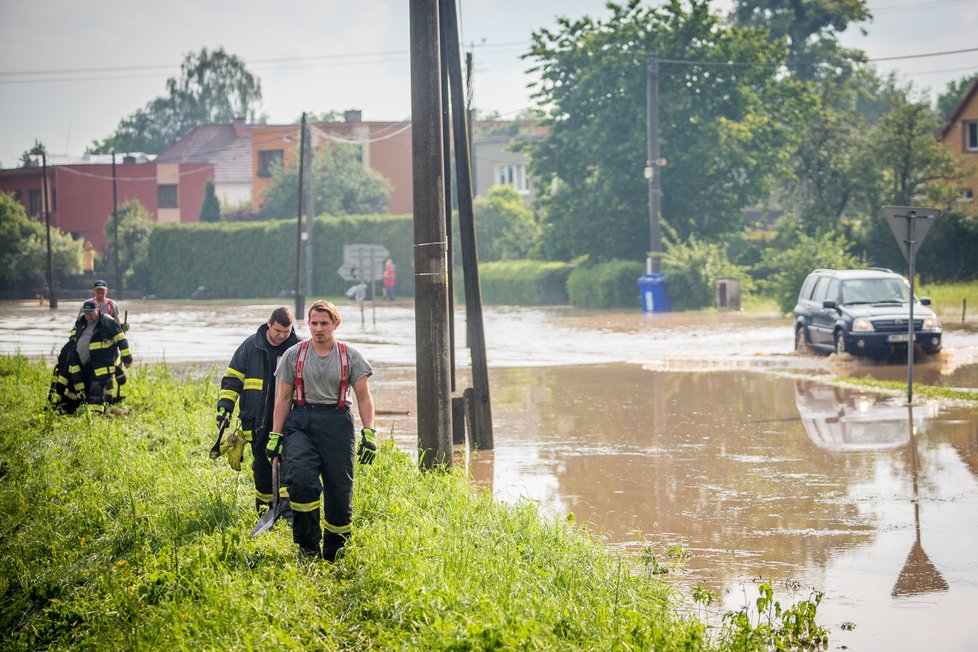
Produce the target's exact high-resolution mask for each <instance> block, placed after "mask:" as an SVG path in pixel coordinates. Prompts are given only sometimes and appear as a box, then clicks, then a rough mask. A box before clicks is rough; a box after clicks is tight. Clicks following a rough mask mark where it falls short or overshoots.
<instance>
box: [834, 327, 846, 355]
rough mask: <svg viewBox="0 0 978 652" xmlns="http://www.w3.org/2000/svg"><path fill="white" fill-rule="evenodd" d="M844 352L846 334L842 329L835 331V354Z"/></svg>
mask: <svg viewBox="0 0 978 652" xmlns="http://www.w3.org/2000/svg"><path fill="white" fill-rule="evenodd" d="M845 352H846V336H845V335H844V334H843V332H842V331H836V332H835V354H836V355H842V354H843V353H845Z"/></svg>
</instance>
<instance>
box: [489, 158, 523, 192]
mask: <svg viewBox="0 0 978 652" xmlns="http://www.w3.org/2000/svg"><path fill="white" fill-rule="evenodd" d="M495 178H496V182H495V185H497V186H510V187H511V188H513V189H514V190H515V191H516V192H518V193H520V194H523V195H525V194H527V193H529V192H530V186H529V185H528V184H527V182H526V164H525V163H510V164H508V165H497V166H496V173H495Z"/></svg>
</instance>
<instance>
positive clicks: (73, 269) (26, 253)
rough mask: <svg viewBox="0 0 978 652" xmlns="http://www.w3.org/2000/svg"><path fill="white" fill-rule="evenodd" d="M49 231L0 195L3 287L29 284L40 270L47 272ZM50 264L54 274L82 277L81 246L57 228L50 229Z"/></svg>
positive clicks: (0, 275)
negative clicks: (23, 283)
mask: <svg viewBox="0 0 978 652" xmlns="http://www.w3.org/2000/svg"><path fill="white" fill-rule="evenodd" d="M47 256H48V241H47V232H46V227H45V225H44V224H42V223H41V222H38V221H37V220H34V219H31V218H30V217H28V216H27V213H26V212H25V211H24V207H23V205H22V204H21V203H20V202H19V201H17V200H16V199H14V198H13V196H12V195H9V194H7V193H5V192H0V284H2V286H4V287H12V286H14V285H16V284H17V283H20V282H23V281H29V280H30V279H31V275H32V274H33V273H34V272H36V271H37V270H42V271H45V272H46V270H47V268H48V263H47ZM51 264H52V266H53V267H54V271H55V274H56V275H58V276H62V277H63V276H68V275H72V274H80V273H81V267H82V243H81V241H80V240H75V239H74V238H72V237H71V236H70V235H69V234H67V233H64V232H63V231H61V230H60V229H58V228H56V227H53V226H52V227H51Z"/></svg>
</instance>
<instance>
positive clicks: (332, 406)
mask: <svg viewBox="0 0 978 652" xmlns="http://www.w3.org/2000/svg"><path fill="white" fill-rule="evenodd" d="M292 409H293V410H301V409H306V410H339V409H340V408H339V407H337V405H336V403H306V404H305V405H293V406H292ZM342 409H346V407H345V406H344V407H343V408H342Z"/></svg>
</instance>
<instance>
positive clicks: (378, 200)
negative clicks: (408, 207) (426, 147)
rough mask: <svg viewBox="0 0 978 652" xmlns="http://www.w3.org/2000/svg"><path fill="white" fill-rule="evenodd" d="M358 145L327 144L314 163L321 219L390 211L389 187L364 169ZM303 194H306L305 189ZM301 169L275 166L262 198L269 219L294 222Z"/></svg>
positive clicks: (315, 195)
mask: <svg viewBox="0 0 978 652" xmlns="http://www.w3.org/2000/svg"><path fill="white" fill-rule="evenodd" d="M359 154H360V151H359V148H358V147H357V146H356V145H351V144H348V143H332V142H331V143H327V144H326V146H324V147H322V148H320V149H319V150H318V151H316V153H315V155H314V156H313V160H312V188H313V210H314V211H315V213H316V214H318V215H367V214H371V213H383V212H386V211H387V202H388V197H389V196H390V183H389V182H388V181H387V179H386V178H384V177H383V176H382V175H381V174H379V173H378V172H375V171H374V170H371V169H369V168H367V167H366V166H364V164H363V162H362V161H361V160H360V156H359ZM302 192H303V193H305V192H306V188H305V187H304V188H303V190H302ZM297 197H298V166H297V165H296V164H295V163H291V164H289V165H288V166H281V165H273V166H272V183H271V185H270V186H269V187H268V189H267V190H265V193H264V195H263V196H262V207H261V214H262V216H263V217H265V218H266V219H287V218H294V217H295V215H296V209H297V207H298V200H297Z"/></svg>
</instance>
